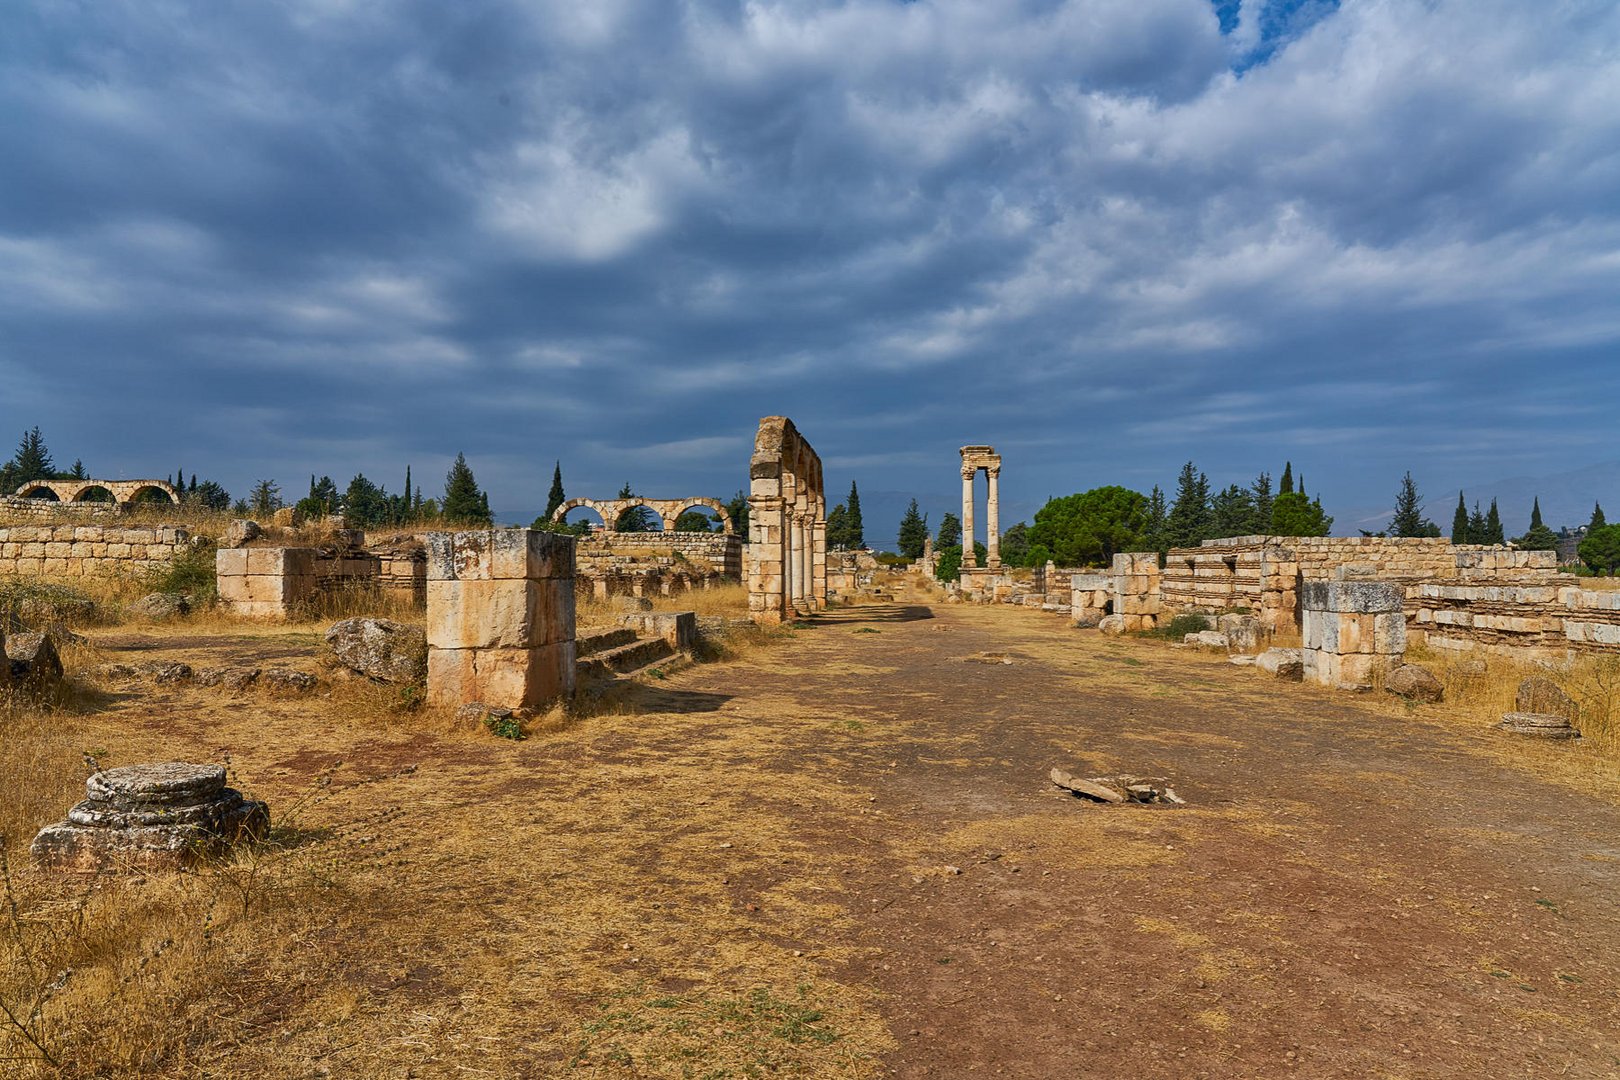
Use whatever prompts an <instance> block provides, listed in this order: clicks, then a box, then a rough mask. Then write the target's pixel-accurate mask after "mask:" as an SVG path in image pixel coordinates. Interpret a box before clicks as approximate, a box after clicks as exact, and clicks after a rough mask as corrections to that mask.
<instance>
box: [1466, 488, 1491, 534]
mask: <svg viewBox="0 0 1620 1080" xmlns="http://www.w3.org/2000/svg"><path fill="white" fill-rule="evenodd" d="M1490 532H1491V531H1490V529H1489V528H1488V527H1487V526H1486V524H1485V515H1484V514H1482V513H1480V510H1479V500H1478V499H1475V500H1474V509H1473V510H1472V512H1470V513H1469V515H1468V542H1469V543H1470V544H1488V543H1490V540H1489V539H1488V537H1489V536H1490Z"/></svg>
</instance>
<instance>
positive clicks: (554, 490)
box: [541, 461, 708, 532]
mask: <svg viewBox="0 0 1620 1080" xmlns="http://www.w3.org/2000/svg"><path fill="white" fill-rule="evenodd" d="M567 501H568V496H567V495H565V494H563V482H562V462H561V461H558V462H557V463H556V464H555V465H553V466H552V468H551V490H550V491H548V492H547V493H546V512H545V513H544V514H543V515H541V516H542V517H544V518H546V519H547V520H548V521H549V520H550V519H551V517H552V515H554V514H555V513H556V512H557V507H559V506H561V505H562V504H563V503H565V502H567ZM704 531H705V532H707V531H708V530H707V529H705V530H704Z"/></svg>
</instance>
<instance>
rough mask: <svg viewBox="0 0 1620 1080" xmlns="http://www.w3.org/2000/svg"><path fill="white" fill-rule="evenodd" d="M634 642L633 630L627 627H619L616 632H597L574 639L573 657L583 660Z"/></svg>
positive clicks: (634, 633) (634, 634)
mask: <svg viewBox="0 0 1620 1080" xmlns="http://www.w3.org/2000/svg"><path fill="white" fill-rule="evenodd" d="M635 640H636V632H635V630H633V629H631V628H629V627H619V628H618V629H616V630H598V631H596V632H595V633H590V634H581V635H579V637H577V638H575V639H574V655H575V656H577V657H580V658H581V659H583V658H584V657H587V656H594V655H596V654H598V653H604V652H607V651H609V650H610V649H617V648H620V647H622V646H625V645H629V644H631V643H632V642H634V641H635Z"/></svg>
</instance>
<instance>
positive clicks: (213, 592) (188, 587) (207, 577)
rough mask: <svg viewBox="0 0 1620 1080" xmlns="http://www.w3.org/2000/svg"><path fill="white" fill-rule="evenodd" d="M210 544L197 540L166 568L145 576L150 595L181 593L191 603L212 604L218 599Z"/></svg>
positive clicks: (212, 552)
mask: <svg viewBox="0 0 1620 1080" xmlns="http://www.w3.org/2000/svg"><path fill="white" fill-rule="evenodd" d="M214 550H215V548H214V544H213V543H212V542H210V541H207V540H204V539H202V538H201V537H199V538H198V539H197V542H195V543H193V544H192V546H191V547H189V548H187V549H186V550H185V551H183V552H181V553H180V554H179V555H178V556H176V557H175V558H174V559H173V560H172V561H171V562H169V563H168V564H167V565H166V566H161V567H157V568H155V569H154V570H152V571H151V572H150V573H149V574H148V575H147V585H148V587H149V588H150V589H151V590H152V591H153V592H169V593H184V594H185V595H186V596H189V597H190V598H191V600H192V603H194V604H210V603H213V601H214V599H215V597H217V596H218V589H217V578H216V576H215V569H214Z"/></svg>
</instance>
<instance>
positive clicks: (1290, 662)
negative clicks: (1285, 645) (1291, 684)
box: [1254, 649, 1305, 681]
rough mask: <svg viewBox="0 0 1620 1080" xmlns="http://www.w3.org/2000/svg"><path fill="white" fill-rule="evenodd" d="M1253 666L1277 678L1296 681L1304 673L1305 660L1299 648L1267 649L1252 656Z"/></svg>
mask: <svg viewBox="0 0 1620 1080" xmlns="http://www.w3.org/2000/svg"><path fill="white" fill-rule="evenodd" d="M1254 666H1255V667H1257V668H1259V669H1260V670H1261V671H1264V672H1266V673H1267V674H1270V675H1275V676H1277V678H1279V679H1293V680H1295V681H1298V680H1299V679H1301V678H1303V677H1304V673H1305V662H1304V659H1303V655H1302V652H1301V650H1299V649H1267V650H1266V651H1265V652H1263V653H1261V654H1260V655H1259V656H1256V657H1255V658H1254Z"/></svg>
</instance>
